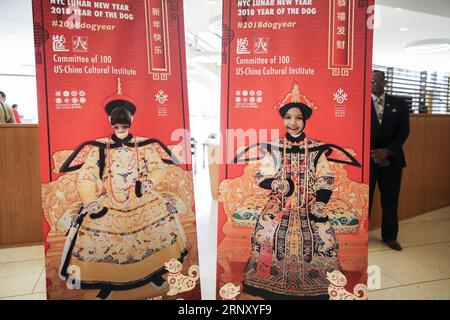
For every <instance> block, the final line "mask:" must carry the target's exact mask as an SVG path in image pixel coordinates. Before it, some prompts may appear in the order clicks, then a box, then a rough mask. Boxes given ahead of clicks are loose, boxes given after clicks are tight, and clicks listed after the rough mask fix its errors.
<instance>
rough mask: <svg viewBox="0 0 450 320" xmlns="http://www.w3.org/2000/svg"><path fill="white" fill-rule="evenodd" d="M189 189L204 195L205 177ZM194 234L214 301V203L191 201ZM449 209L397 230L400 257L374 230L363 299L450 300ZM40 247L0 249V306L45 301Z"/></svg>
mask: <svg viewBox="0 0 450 320" xmlns="http://www.w3.org/2000/svg"><path fill="white" fill-rule="evenodd" d="M195 187H196V188H198V189H202V190H204V189H205V188H208V190H209V180H208V179H207V175H198V176H197V177H196V180H195ZM196 211H197V218H198V222H197V231H198V244H199V259H200V267H201V268H200V273H201V279H202V280H201V286H202V297H203V299H215V279H216V275H215V270H216V269H215V268H216V255H217V240H216V232H217V201H215V200H213V199H212V198H211V196H210V193H203V194H198V193H197V195H196ZM448 217H450V207H448V208H444V209H439V210H435V211H433V212H430V213H427V214H424V215H421V216H418V217H415V218H412V219H409V220H406V221H403V222H401V224H400V236H399V241H400V243H401V244H402V246H403V247H404V249H403V251H401V252H396V251H393V250H391V249H389V248H388V247H387V246H386V245H385V244H384V243H383V242H382V241H381V240H380V236H379V234H380V230H374V231H372V232H370V235H369V264H370V265H377V266H379V268H380V269H379V270H380V279H379V280H380V281H379V282H380V283H379V287H377V288H371V290H370V292H369V299H374V300H376V299H388V300H396V299H413V300H414V299H450V218H448ZM43 257H44V247H43V246H32V247H20V248H10V249H0V300H4V299H8V300H9V299H10V300H44V299H46V294H45V292H46V288H45V270H44V259H43Z"/></svg>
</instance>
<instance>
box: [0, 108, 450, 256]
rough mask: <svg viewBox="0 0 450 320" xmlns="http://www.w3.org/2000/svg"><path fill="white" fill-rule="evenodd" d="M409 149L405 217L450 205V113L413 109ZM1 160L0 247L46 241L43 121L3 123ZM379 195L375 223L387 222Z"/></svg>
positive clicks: (401, 213) (403, 203)
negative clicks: (42, 187) (41, 143)
mask: <svg viewBox="0 0 450 320" xmlns="http://www.w3.org/2000/svg"><path fill="white" fill-rule="evenodd" d="M405 153H406V158H407V163H408V167H407V168H406V169H405V171H404V175H403V184H402V190H401V199H400V208H399V217H400V220H403V219H407V218H411V217H414V216H417V215H419V214H422V213H426V212H429V211H431V210H434V209H438V208H442V207H445V206H449V205H450V187H449V181H450V164H449V159H450V116H431V115H412V116H411V133H410V137H409V139H408V142H407V143H406V145H405ZM0 163H1V165H0V176H1V179H0V204H1V205H0V247H8V246H19V245H28V244H36V243H42V242H43V231H42V230H43V227H42V214H41V212H42V211H41V192H40V183H39V137H38V128H37V125H0ZM213 168H217V166H214V167H213ZM375 197H376V198H375V199H376V201H375V205H374V208H373V209H374V210H373V214H372V217H371V226H370V228H371V229H375V228H378V227H379V226H380V224H381V210H380V205H379V201H378V199H379V195H378V193H376V194H375Z"/></svg>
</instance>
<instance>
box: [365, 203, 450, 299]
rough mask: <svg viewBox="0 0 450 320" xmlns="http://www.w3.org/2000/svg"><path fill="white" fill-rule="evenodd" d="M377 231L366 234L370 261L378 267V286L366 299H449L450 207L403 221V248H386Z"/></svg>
mask: <svg viewBox="0 0 450 320" xmlns="http://www.w3.org/2000/svg"><path fill="white" fill-rule="evenodd" d="M379 239H380V230H374V231H372V232H371V233H370V235H369V264H370V265H377V266H379V267H380V270H381V289H378V290H372V291H370V292H369V299H373V300H397V299H408V300H417V299H443V300H449V299H450V207H447V208H443V209H439V210H435V211H433V212H430V213H427V214H424V215H421V216H418V217H415V218H412V219H409V220H405V221H402V222H401V223H400V231H399V237H398V240H399V242H400V243H401V245H402V246H403V251H401V252H396V251H393V250H391V249H389V248H388V247H387V246H386V245H384V244H383V243H382V242H381V241H380V240H379Z"/></svg>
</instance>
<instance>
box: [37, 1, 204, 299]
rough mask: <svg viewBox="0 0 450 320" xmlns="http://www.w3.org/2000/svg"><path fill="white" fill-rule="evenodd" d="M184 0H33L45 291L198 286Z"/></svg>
mask: <svg viewBox="0 0 450 320" xmlns="http://www.w3.org/2000/svg"><path fill="white" fill-rule="evenodd" d="M182 8H183V5H182V1H181V0H140V1H120V2H117V1H76V2H75V1H74V2H67V1H53V0H36V1H33V14H34V32H35V49H36V69H37V87H38V99H39V128H40V143H41V180H42V198H43V220H44V225H45V247H46V277H47V281H46V282H47V295H48V298H49V299H156V300H162V299H179V298H182V299H199V298H200V283H199V281H200V280H199V268H198V255H197V237H196V224H195V208H194V194H193V181H192V168H191V165H190V163H191V159H190V155H191V151H190V137H189V131H188V130H189V113H188V104H187V90H186V83H187V81H186V59H185V43H184V24H183V12H182ZM172 57H177V58H176V59H173V58H172Z"/></svg>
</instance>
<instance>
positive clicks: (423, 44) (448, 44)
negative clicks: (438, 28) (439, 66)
mask: <svg viewBox="0 0 450 320" xmlns="http://www.w3.org/2000/svg"><path fill="white" fill-rule="evenodd" d="M405 49H406V51H407V52H411V53H434V52H442V51H447V50H449V49H450V39H425V40H419V41H413V42H410V43H407V44H406V45H405Z"/></svg>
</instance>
